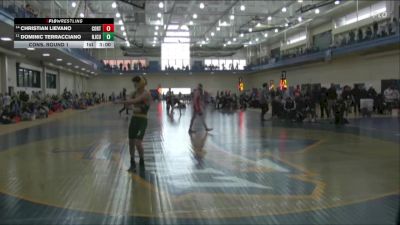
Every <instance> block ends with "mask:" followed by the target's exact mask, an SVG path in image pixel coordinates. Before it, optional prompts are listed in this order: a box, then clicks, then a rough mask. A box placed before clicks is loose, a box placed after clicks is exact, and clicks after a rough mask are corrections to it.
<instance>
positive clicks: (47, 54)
mask: <svg viewBox="0 0 400 225" xmlns="http://www.w3.org/2000/svg"><path fill="white" fill-rule="evenodd" d="M42 56H44V57H48V56H50V53H43V54H42Z"/></svg>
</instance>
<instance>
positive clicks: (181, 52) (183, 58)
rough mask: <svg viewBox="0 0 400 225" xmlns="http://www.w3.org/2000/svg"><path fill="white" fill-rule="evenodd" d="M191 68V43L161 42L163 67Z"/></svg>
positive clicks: (163, 68)
mask: <svg viewBox="0 0 400 225" xmlns="http://www.w3.org/2000/svg"><path fill="white" fill-rule="evenodd" d="M186 66H189V68H190V44H189V43H163V44H161V69H162V70H165V68H167V67H173V68H174V69H178V68H181V69H182V68H184V67H186Z"/></svg>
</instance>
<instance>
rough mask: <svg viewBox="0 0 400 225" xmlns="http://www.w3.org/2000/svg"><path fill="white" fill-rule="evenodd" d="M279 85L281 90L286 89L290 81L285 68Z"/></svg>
mask: <svg viewBox="0 0 400 225" xmlns="http://www.w3.org/2000/svg"><path fill="white" fill-rule="evenodd" d="M279 87H280V89H281V90H286V89H287V88H288V82H287V79H286V71H285V70H283V71H282V73H281V81H280V83H279Z"/></svg>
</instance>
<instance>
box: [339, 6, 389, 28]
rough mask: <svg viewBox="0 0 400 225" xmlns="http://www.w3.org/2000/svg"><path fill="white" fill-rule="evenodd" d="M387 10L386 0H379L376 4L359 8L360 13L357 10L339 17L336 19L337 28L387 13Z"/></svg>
mask: <svg viewBox="0 0 400 225" xmlns="http://www.w3.org/2000/svg"><path fill="white" fill-rule="evenodd" d="M386 10H387V9H386V2H385V1H381V2H378V3H376V4H373V5H370V6H368V7H365V8H363V9H360V10H358V15H357V12H353V13H350V14H347V15H346V16H343V17H341V18H339V19H337V20H336V21H335V28H338V27H341V26H345V25H348V24H352V23H355V22H357V21H361V20H364V19H368V18H370V17H373V16H376V15H378V14H382V13H386Z"/></svg>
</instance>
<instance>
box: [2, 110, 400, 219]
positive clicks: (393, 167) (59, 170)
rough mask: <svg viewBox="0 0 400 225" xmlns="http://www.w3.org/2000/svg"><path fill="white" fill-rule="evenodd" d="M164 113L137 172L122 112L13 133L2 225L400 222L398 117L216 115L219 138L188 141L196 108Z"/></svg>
mask: <svg viewBox="0 0 400 225" xmlns="http://www.w3.org/2000/svg"><path fill="white" fill-rule="evenodd" d="M164 107H165V106H163V105H161V104H157V103H155V104H154V105H153V106H152V109H151V111H150V114H149V118H150V122H149V127H148V130H147V133H146V136H145V140H144V146H145V152H146V153H145V155H146V168H145V170H139V171H138V172H137V174H129V173H128V172H127V171H126V170H127V169H128V167H129V154H128V146H127V128H128V119H127V118H126V117H125V116H122V117H119V116H118V113H117V111H118V109H119V105H105V106H101V107H98V108H96V109H93V110H88V111H84V112H80V113H75V114H72V115H70V116H68V117H65V118H60V119H57V120H53V121H50V122H47V123H43V124H41V125H36V126H33V127H30V128H25V129H21V130H17V131H10V132H6V134H2V135H1V136H0V146H1V148H0V224H135V223H136V224H395V221H396V217H397V215H398V210H399V193H400V186H399V161H400V160H399V145H398V143H399V138H400V133H399V132H400V131H399V120H398V118H393V117H387V118H373V119H355V120H352V121H351V123H350V124H349V125H347V126H345V127H337V126H335V125H332V124H329V123H327V122H324V121H323V122H320V123H315V124H309V123H304V124H301V125H299V124H287V123H284V122H279V121H267V122H265V123H264V124H262V123H260V122H259V120H258V119H259V113H257V112H254V111H246V112H237V113H221V112H216V111H208V113H207V122H208V124H210V126H212V127H213V128H214V131H213V132H211V133H210V134H209V135H206V134H205V133H204V132H203V131H202V128H201V127H200V126H198V128H197V130H198V132H196V133H195V134H194V135H192V136H189V135H188V133H187V130H188V124H189V120H190V114H191V113H190V109H187V110H186V111H183V114H182V116H181V117H179V112H175V115H174V118H173V119H171V118H170V117H168V116H167V115H166V113H165V108H164ZM2 126H4V125H2ZM1 129H4V127H1ZM10 130H11V128H10Z"/></svg>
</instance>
